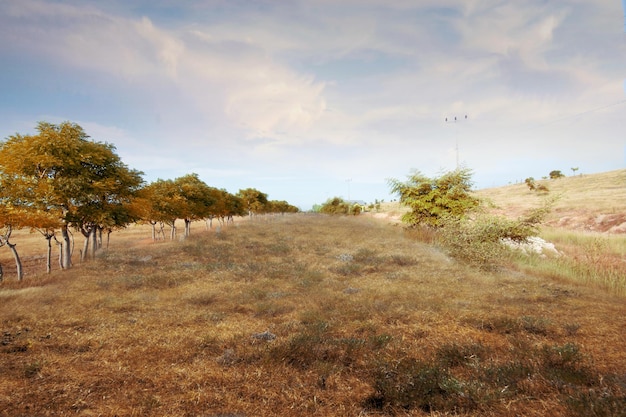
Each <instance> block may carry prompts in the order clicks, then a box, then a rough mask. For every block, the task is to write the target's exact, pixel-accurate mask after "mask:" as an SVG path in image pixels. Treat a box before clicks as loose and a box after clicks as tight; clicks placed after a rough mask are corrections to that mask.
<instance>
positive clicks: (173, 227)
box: [170, 220, 176, 240]
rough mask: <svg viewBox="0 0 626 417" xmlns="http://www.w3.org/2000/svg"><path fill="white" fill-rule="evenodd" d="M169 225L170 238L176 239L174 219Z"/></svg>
mask: <svg viewBox="0 0 626 417" xmlns="http://www.w3.org/2000/svg"><path fill="white" fill-rule="evenodd" d="M170 227H171V228H172V230H171V232H170V240H174V239H176V220H173V221H172V223H171V225H170Z"/></svg>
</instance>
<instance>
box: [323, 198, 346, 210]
mask: <svg viewBox="0 0 626 417" xmlns="http://www.w3.org/2000/svg"><path fill="white" fill-rule="evenodd" d="M319 212H320V213H323V214H349V213H350V204H349V203H347V202H346V201H344V200H343V199H342V198H340V197H333V198H329V199H328V200H326V202H325V203H324V204H322V206H321V207H320V210H319Z"/></svg>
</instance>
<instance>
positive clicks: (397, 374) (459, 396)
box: [367, 358, 474, 412]
mask: <svg viewBox="0 0 626 417" xmlns="http://www.w3.org/2000/svg"><path fill="white" fill-rule="evenodd" d="M374 389H375V390H376V393H375V394H374V395H372V396H371V397H369V398H368V400H367V404H368V405H369V406H370V407H371V408H386V407H390V408H392V409H393V408H403V409H420V410H423V411H425V412H433V411H459V410H464V409H471V408H474V406H473V404H472V400H471V399H470V396H469V395H467V393H466V392H465V387H464V384H463V383H461V382H460V381H459V380H457V379H455V378H454V377H453V376H452V375H451V374H450V372H449V371H448V369H447V367H445V366H442V365H440V364H432V363H428V362H422V361H419V360H416V359H410V358H406V359H402V360H400V361H398V362H396V363H394V364H387V365H383V366H382V367H381V368H380V369H379V370H378V372H377V373H376V375H375V382H374Z"/></svg>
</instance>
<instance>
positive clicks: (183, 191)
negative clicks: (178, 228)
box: [174, 174, 219, 237]
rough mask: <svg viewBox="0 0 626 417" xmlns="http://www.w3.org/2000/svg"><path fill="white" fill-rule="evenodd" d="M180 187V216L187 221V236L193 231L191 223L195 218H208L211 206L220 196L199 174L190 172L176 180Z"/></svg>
mask: <svg viewBox="0 0 626 417" xmlns="http://www.w3.org/2000/svg"><path fill="white" fill-rule="evenodd" d="M174 184H175V185H176V187H177V188H178V190H177V192H178V195H180V196H181V198H182V201H181V204H180V205H179V209H180V212H179V216H180V217H181V218H182V219H183V220H184V221H185V233H184V235H185V237H188V236H189V234H190V232H191V223H192V222H193V221H194V220H202V219H206V218H207V217H209V216H210V215H211V214H212V211H211V207H212V206H213V204H215V203H216V201H217V199H218V198H219V196H217V195H216V194H215V193H214V190H215V189H213V188H211V187H209V186H208V185H207V184H205V183H204V181H202V180H201V179H200V178H199V177H198V174H188V175H185V176H182V177H180V178H177V179H175V180H174Z"/></svg>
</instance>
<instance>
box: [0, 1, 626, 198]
mask: <svg viewBox="0 0 626 417" xmlns="http://www.w3.org/2000/svg"><path fill="white" fill-rule="evenodd" d="M625 9H626V1H625V0H622V1H621V2H620V1H619V0H595V1H593V2H590V1H588V0H558V1H546V0H524V1H499V0H284V1H279V0H258V1H252V0H107V1H100V0H67V1H62V0H0V139H6V138H7V137H9V136H10V135H13V134H15V133H21V134H30V133H36V132H35V127H36V125H37V122H38V121H47V122H51V123H61V122H63V121H70V122H74V123H77V124H79V125H80V126H82V127H83V129H84V130H85V131H86V133H87V134H88V135H89V136H90V137H91V138H92V139H94V140H97V141H101V142H109V143H113V144H114V145H115V146H116V148H117V153H118V155H120V157H121V158H122V160H123V162H124V163H126V164H127V165H128V166H129V167H131V168H134V169H137V170H140V171H143V172H144V178H145V180H146V181H147V182H151V181H154V180H156V179H158V178H161V179H174V178H177V177H180V176H183V175H186V174H189V173H197V174H198V175H199V177H200V178H201V179H202V180H203V181H204V182H206V183H207V184H208V185H210V186H214V187H217V188H225V189H226V190H228V191H230V192H232V193H236V192H237V191H238V190H239V189H244V188H250V187H251V188H256V189H258V190H260V191H262V192H264V193H267V194H268V196H269V198H270V199H272V200H287V201H288V202H289V203H291V204H294V205H297V206H299V207H300V208H301V209H304V210H307V209H310V208H311V206H312V205H313V204H320V203H323V202H324V201H326V200H327V199H329V198H331V197H334V196H339V197H342V198H344V199H349V200H362V201H366V202H373V201H374V200H376V199H377V200H384V201H390V200H392V199H394V198H395V196H393V195H390V193H389V186H388V179H389V178H396V179H400V180H403V179H405V178H406V177H407V176H408V175H409V174H411V172H413V171H415V170H418V171H420V172H421V173H423V174H424V175H427V176H438V175H440V174H442V173H444V172H446V171H450V170H453V169H455V168H456V167H457V164H458V166H462V167H466V168H469V169H471V170H472V171H473V177H472V179H473V182H474V186H475V187H476V188H478V189H480V188H488V187H493V186H500V185H506V184H510V183H516V182H519V181H523V180H524V179H525V178H527V177H534V178H536V179H538V178H542V177H544V176H547V175H548V174H549V172H550V171H552V170H561V171H562V172H563V173H564V174H566V175H572V174H573V173H574V171H573V170H572V168H578V171H576V174H581V173H582V174H585V173H596V172H605V171H611V170H615V169H623V168H626V10H625ZM466 116H467V117H466ZM455 117H456V118H457V121H456V122H454V119H455ZM446 119H447V120H448V121H447V122H446ZM625 186H626V184H625Z"/></svg>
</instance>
